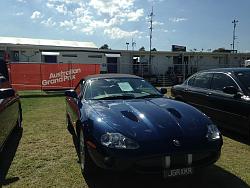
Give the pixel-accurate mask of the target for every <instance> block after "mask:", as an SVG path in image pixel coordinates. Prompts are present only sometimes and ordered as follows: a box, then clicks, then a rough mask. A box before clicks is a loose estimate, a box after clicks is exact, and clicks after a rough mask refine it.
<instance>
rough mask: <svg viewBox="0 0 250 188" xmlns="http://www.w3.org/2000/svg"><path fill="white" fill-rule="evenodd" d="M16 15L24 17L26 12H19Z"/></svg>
mask: <svg viewBox="0 0 250 188" xmlns="http://www.w3.org/2000/svg"><path fill="white" fill-rule="evenodd" d="M14 15H15V16H22V15H24V12H17V13H15V14H14Z"/></svg>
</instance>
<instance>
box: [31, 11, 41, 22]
mask: <svg viewBox="0 0 250 188" xmlns="http://www.w3.org/2000/svg"><path fill="white" fill-rule="evenodd" d="M42 17H43V15H42V14H41V12H39V11H34V12H33V13H32V15H31V16H30V18H31V19H32V20H36V19H39V18H42Z"/></svg>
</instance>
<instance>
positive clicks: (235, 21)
mask: <svg viewBox="0 0 250 188" xmlns="http://www.w3.org/2000/svg"><path fill="white" fill-rule="evenodd" d="M238 22H239V21H238V20H233V21H232V23H233V24H234V28H233V52H234V44H235V43H234V42H235V39H236V36H235V28H236V24H237V23H238Z"/></svg>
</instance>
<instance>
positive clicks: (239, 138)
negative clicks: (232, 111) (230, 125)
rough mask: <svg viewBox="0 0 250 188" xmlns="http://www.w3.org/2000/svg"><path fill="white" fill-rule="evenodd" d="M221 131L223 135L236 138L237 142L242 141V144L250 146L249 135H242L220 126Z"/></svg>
mask: <svg viewBox="0 0 250 188" xmlns="http://www.w3.org/2000/svg"><path fill="white" fill-rule="evenodd" d="M220 131H221V133H222V135H223V136H226V137H228V138H231V139H232V140H235V141H237V142H240V143H242V144H246V145H249V146H250V138H248V137H247V136H245V135H240V134H238V133H235V132H233V131H230V130H226V129H223V128H220Z"/></svg>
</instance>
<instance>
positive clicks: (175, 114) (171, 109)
mask: <svg viewBox="0 0 250 188" xmlns="http://www.w3.org/2000/svg"><path fill="white" fill-rule="evenodd" d="M167 111H169V112H170V113H171V114H172V115H173V116H174V117H176V118H178V119H181V117H182V116H181V114H180V112H178V111H177V110H175V109H174V108H167Z"/></svg>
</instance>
